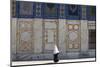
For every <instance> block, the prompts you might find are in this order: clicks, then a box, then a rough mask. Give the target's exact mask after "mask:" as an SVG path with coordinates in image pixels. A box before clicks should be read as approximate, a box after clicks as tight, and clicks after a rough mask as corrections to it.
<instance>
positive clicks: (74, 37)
mask: <svg viewBox="0 0 100 67" xmlns="http://www.w3.org/2000/svg"><path fill="white" fill-rule="evenodd" d="M67 26H68V27H67V28H68V49H69V50H70V49H71V51H72V50H74V51H77V50H79V49H80V24H70V23H69V24H67Z"/></svg>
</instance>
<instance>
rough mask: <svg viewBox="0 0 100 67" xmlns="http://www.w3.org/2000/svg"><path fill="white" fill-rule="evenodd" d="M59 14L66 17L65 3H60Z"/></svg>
mask: <svg viewBox="0 0 100 67" xmlns="http://www.w3.org/2000/svg"><path fill="white" fill-rule="evenodd" d="M59 14H60V15H59V16H60V18H64V17H65V5H60V12H59Z"/></svg>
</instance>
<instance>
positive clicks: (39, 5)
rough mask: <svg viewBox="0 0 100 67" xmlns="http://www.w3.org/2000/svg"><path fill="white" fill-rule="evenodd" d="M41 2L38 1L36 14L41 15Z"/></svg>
mask: <svg viewBox="0 0 100 67" xmlns="http://www.w3.org/2000/svg"><path fill="white" fill-rule="evenodd" d="M41 11H42V10H41V3H36V16H37V17H41Z"/></svg>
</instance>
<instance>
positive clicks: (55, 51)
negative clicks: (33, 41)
mask: <svg viewBox="0 0 100 67" xmlns="http://www.w3.org/2000/svg"><path fill="white" fill-rule="evenodd" d="M56 53H59V50H58V48H57V45H54V54H56Z"/></svg>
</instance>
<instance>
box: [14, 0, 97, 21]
mask: <svg viewBox="0 0 100 67" xmlns="http://www.w3.org/2000/svg"><path fill="white" fill-rule="evenodd" d="M49 4H54V6H53V7H54V8H53V10H51V9H50V10H49V11H50V12H51V14H50V13H47V12H49V11H47V10H48V8H47V7H46V5H47V3H41V2H24V1H16V7H14V8H16V10H15V12H16V16H15V15H14V16H15V17H17V18H43V19H69V20H94V21H95V20H96V15H94V16H91V15H90V13H91V10H90V9H91V6H87V5H71V4H56V3H49ZM24 7H25V9H24ZM26 7H28V8H26ZM92 7H94V8H96V6H92ZM52 11H54V12H55V13H54V14H52ZM94 11H95V12H96V9H95V10H94ZM13 14H15V13H13ZM14 16H13V17H14Z"/></svg>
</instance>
